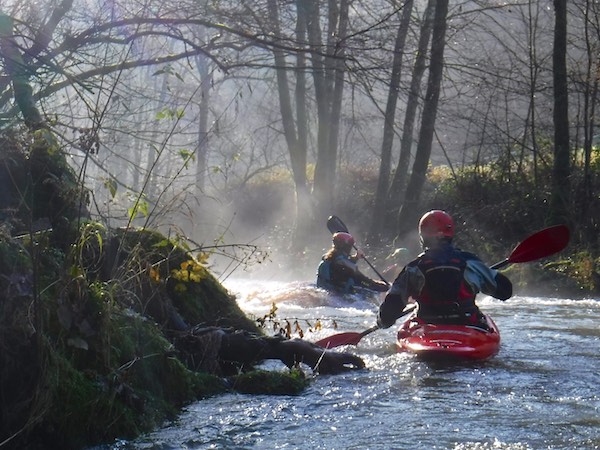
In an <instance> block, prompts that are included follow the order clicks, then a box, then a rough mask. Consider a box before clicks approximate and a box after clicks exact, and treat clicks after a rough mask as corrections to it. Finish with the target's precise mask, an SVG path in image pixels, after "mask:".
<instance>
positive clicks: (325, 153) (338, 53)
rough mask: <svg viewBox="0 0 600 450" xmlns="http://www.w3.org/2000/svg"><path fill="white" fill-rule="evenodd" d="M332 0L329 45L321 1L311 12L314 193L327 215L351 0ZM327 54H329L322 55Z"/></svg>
mask: <svg viewBox="0 0 600 450" xmlns="http://www.w3.org/2000/svg"><path fill="white" fill-rule="evenodd" d="M336 2H337V0H329V2H328V5H329V10H328V22H327V24H328V27H327V32H326V34H327V36H328V39H327V45H326V46H324V45H323V41H322V39H321V25H320V20H321V14H320V8H319V2H318V1H314V0H313V1H311V2H309V4H310V10H309V14H308V23H307V25H308V26H307V29H308V40H309V43H310V48H311V50H312V52H311V61H312V66H313V80H314V84H315V93H316V101H317V114H318V131H317V162H316V166H315V179H314V189H313V197H314V199H315V200H316V203H317V208H318V215H319V216H322V218H323V219H325V218H326V217H327V216H328V215H329V211H330V210H331V208H332V207H333V201H334V187H335V179H336V163H337V142H338V131H339V121H340V108H341V101H342V94H343V86H344V76H345V69H344V54H345V50H344V48H345V47H344V39H345V38H346V33H347V31H346V30H347V23H348V0H341V3H340V5H341V6H340V7H339V8H338V5H337V3H336ZM323 54H325V55H326V56H323Z"/></svg>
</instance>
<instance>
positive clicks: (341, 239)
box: [333, 231, 354, 250]
mask: <svg viewBox="0 0 600 450" xmlns="http://www.w3.org/2000/svg"><path fill="white" fill-rule="evenodd" d="M353 245H354V238H353V237H352V235H351V234H350V233H344V232H343V231H339V232H337V233H335V234H334V235H333V246H334V247H336V248H340V249H346V250H349V249H350V248H352V246H353Z"/></svg>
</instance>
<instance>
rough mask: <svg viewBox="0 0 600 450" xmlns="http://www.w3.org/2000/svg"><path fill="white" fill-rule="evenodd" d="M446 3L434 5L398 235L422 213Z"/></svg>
mask: <svg viewBox="0 0 600 450" xmlns="http://www.w3.org/2000/svg"><path fill="white" fill-rule="evenodd" d="M447 14H448V0H438V1H437V2H436V5H435V15H434V21H433V37H432V42H431V62H430V69H429V79H428V81H427V93H426V95H425V102H424V104H423V116H422V119H421V130H420V133H419V142H418V144H417V151H416V154H415V162H414V164H413V170H412V174H411V177H410V180H409V183H408V186H407V188H406V196H405V199H404V204H403V205H402V208H401V209H400V214H399V216H398V226H399V230H400V234H402V233H404V232H407V231H409V230H411V229H414V227H415V225H416V223H417V219H418V215H419V214H420V212H421V209H420V208H419V200H420V198H421V192H422V190H423V185H424V184H425V180H426V177H427V168H428V166H429V160H430V156H431V146H432V142H433V135H434V129H435V119H436V115H437V106H438V100H439V96H440V85H441V82H442V71H443V68H444V47H445V44H446V37H445V35H446V16H447Z"/></svg>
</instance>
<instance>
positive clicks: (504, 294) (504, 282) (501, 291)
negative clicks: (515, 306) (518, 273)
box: [494, 272, 513, 301]
mask: <svg viewBox="0 0 600 450" xmlns="http://www.w3.org/2000/svg"><path fill="white" fill-rule="evenodd" d="M496 285H497V286H498V287H497V288H496V295H494V297H496V298H497V299H498V300H502V301H504V300H508V299H509V298H511V297H512V295H513V286H512V283H511V281H510V280H509V279H508V277H506V276H505V275H502V274H501V273H500V272H498V273H497V274H496Z"/></svg>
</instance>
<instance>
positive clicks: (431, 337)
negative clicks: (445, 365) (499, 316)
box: [396, 315, 500, 361]
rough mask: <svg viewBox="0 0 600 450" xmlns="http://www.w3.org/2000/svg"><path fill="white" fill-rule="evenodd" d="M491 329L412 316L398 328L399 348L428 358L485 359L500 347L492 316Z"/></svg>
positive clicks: (488, 318)
mask: <svg viewBox="0 0 600 450" xmlns="http://www.w3.org/2000/svg"><path fill="white" fill-rule="evenodd" d="M485 318H486V320H487V323H488V326H489V330H486V329H484V328H479V327H475V326H471V325H445V324H444V325H441V324H430V323H426V322H424V321H423V320H421V319H420V318H418V317H416V316H415V315H411V316H410V317H409V318H408V319H407V320H406V321H405V322H404V324H403V325H402V327H401V328H400V330H398V339H397V342H396V344H397V346H398V350H399V351H403V352H409V353H413V354H415V355H417V356H418V357H419V358H422V359H427V360H448V359H450V360H467V361H475V360H484V359H487V358H491V357H492V356H494V355H495V354H496V353H498V350H500V332H499V330H498V327H497V326H496V324H495V323H494V321H493V320H492V318H491V317H489V316H487V315H486V316H485Z"/></svg>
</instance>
